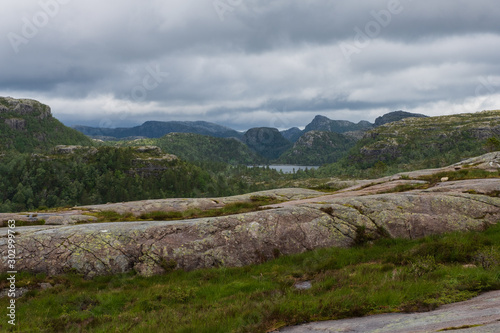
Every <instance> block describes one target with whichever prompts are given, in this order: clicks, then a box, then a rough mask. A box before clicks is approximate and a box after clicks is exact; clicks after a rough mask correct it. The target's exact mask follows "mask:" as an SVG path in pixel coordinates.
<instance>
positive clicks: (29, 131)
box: [0, 97, 92, 152]
mask: <svg viewBox="0 0 500 333" xmlns="http://www.w3.org/2000/svg"><path fill="white" fill-rule="evenodd" d="M75 144H76V145H92V141H91V140H90V139H89V138H87V137H86V136H85V135H83V134H81V133H79V132H77V131H75V130H73V129H71V128H68V127H66V126H64V125H63V124H62V123H60V122H59V121H58V120H57V119H55V118H54V117H52V113H51V112H50V107H49V106H47V105H44V104H42V103H40V102H38V101H35V100H31V99H14V98H10V97H0V151H2V150H3V151H6V150H15V151H18V152H34V151H42V150H47V149H50V148H53V147H54V146H56V145H75Z"/></svg>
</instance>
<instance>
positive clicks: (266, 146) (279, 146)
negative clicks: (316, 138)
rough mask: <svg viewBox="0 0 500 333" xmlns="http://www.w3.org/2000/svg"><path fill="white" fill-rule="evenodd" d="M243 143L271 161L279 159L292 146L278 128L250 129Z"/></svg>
mask: <svg viewBox="0 0 500 333" xmlns="http://www.w3.org/2000/svg"><path fill="white" fill-rule="evenodd" d="M243 142H244V143H245V144H246V145H247V146H248V147H250V149H252V150H253V151H255V152H256V153H257V154H259V155H260V156H262V157H265V158H267V159H269V160H274V159H277V158H278V157H280V156H281V154H283V153H284V152H285V151H286V150H287V149H288V148H290V147H291V145H292V143H291V142H290V141H288V140H287V139H285V138H284V137H283V135H282V134H281V133H280V132H279V131H278V130H277V129H276V128H270V127H258V128H251V129H249V130H248V131H247V132H246V133H245V135H244V136H243Z"/></svg>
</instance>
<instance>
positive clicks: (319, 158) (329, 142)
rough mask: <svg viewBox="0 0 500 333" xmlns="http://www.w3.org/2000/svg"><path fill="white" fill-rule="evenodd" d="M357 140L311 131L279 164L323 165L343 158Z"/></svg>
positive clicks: (340, 135) (336, 134) (288, 151)
mask: <svg viewBox="0 0 500 333" xmlns="http://www.w3.org/2000/svg"><path fill="white" fill-rule="evenodd" d="M355 143H356V139H354V138H352V137H348V136H346V135H343V134H339V133H333V132H321V131H310V132H307V133H306V134H304V135H302V136H301V137H300V138H299V139H298V141H297V142H296V143H295V144H294V145H293V147H292V148H290V149H289V150H287V151H286V152H285V153H283V155H281V156H280V158H279V159H278V161H277V162H278V163H284V164H299V165H322V164H325V163H333V162H336V161H337V160H339V159H340V158H341V157H343V156H344V155H345V154H346V153H347V152H348V151H349V149H351V148H352V147H353V146H354V144H355Z"/></svg>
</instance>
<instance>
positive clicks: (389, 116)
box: [375, 111, 427, 127]
mask: <svg viewBox="0 0 500 333" xmlns="http://www.w3.org/2000/svg"><path fill="white" fill-rule="evenodd" d="M425 117H427V116H426V115H423V114H418V113H411V112H406V111H394V112H389V113H386V114H384V115H383V116H381V117H378V118H377V119H375V126H376V127H378V126H382V125H384V124H388V123H393V122H395V121H400V120H403V119H405V118H425Z"/></svg>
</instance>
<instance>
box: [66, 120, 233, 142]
mask: <svg viewBox="0 0 500 333" xmlns="http://www.w3.org/2000/svg"><path fill="white" fill-rule="evenodd" d="M73 128H74V129H76V130H77V131H80V132H81V133H83V134H85V135H88V136H96V137H97V136H100V137H110V138H116V139H123V138H127V137H138V136H140V137H146V138H160V137H162V136H164V135H166V134H169V133H174V132H175V133H194V134H202V135H209V136H214V137H219V138H241V136H242V135H241V133H240V132H237V131H235V130H233V129H231V128H228V127H225V126H221V125H217V124H214V123H209V122H206V121H147V122H145V123H144V124H142V125H140V126H135V127H131V128H96V127H87V126H74V127H73Z"/></svg>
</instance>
